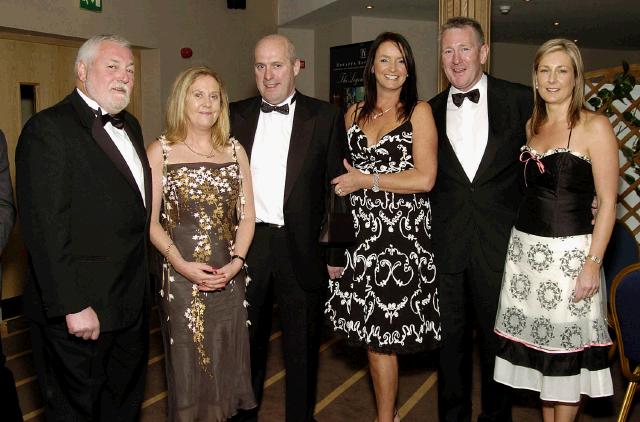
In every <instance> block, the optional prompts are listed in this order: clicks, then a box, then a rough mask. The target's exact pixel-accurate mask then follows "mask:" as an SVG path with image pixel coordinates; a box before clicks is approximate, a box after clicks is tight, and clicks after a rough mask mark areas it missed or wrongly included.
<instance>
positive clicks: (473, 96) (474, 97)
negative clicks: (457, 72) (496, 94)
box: [451, 88, 480, 107]
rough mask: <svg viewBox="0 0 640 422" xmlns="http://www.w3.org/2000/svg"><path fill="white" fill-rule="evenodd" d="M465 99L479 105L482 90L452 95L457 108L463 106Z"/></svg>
mask: <svg viewBox="0 0 640 422" xmlns="http://www.w3.org/2000/svg"><path fill="white" fill-rule="evenodd" d="M465 97H466V98H468V99H469V100H470V101H473V102H474V103H476V104H477V103H478V101H479V100H480V90H479V89H478V88H476V89H472V90H471V91H469V92H458V93H457V94H451V99H452V100H453V103H454V104H455V105H456V107H460V106H461V105H462V102H463V101H464V99H465Z"/></svg>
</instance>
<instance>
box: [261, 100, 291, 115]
mask: <svg viewBox="0 0 640 422" xmlns="http://www.w3.org/2000/svg"><path fill="white" fill-rule="evenodd" d="M260 110H262V112H263V113H271V112H272V111H277V112H278V113H282V114H289V104H282V105H280V106H274V105H271V104H269V103H268V102H266V101H263V102H262V104H260Z"/></svg>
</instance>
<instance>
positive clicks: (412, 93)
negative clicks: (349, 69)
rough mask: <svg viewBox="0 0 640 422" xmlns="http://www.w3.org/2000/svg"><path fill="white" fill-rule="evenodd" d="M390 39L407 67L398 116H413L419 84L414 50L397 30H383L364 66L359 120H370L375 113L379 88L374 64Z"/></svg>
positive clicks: (403, 119)
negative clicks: (362, 96) (377, 55)
mask: <svg viewBox="0 0 640 422" xmlns="http://www.w3.org/2000/svg"><path fill="white" fill-rule="evenodd" d="M386 41H390V42H392V43H394V44H395V45H396V46H397V47H398V49H399V50H400V52H401V53H402V58H403V59H404V63H405V66H406V68H407V79H405V81H404V84H403V85H402V89H401V90H400V104H402V107H401V108H399V109H398V111H397V115H396V117H398V120H402V121H406V120H409V118H410V117H411V113H412V112H413V108H414V107H415V106H416V104H417V103H418V85H417V81H416V79H417V75H416V61H415V59H414V58H413V52H412V51H411V46H410V45H409V42H408V41H407V40H406V39H405V38H404V37H403V36H402V35H400V34H397V33H395V32H383V33H382V34H380V35H378V36H377V37H376V39H375V40H374V41H373V43H372V44H371V47H369V55H368V57H367V64H366V65H365V67H364V105H363V106H362V111H361V112H360V114H359V115H358V118H357V119H358V122H366V121H368V120H369V119H370V118H371V116H372V115H373V114H375V111H374V110H375V107H376V101H377V97H378V90H377V88H376V77H375V75H374V74H373V73H372V70H373V65H374V63H375V59H376V51H378V47H380V44H382V43H383V42H386Z"/></svg>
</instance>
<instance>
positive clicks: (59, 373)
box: [31, 310, 149, 422]
mask: <svg viewBox="0 0 640 422" xmlns="http://www.w3.org/2000/svg"><path fill="white" fill-rule="evenodd" d="M59 319H62V318H59ZM31 342H32V345H33V357H34V363H35V366H36V372H37V373H38V381H39V383H40V388H41V390H42V396H43V398H44V408H45V416H46V419H47V421H56V422H57V421H60V422H62V421H89V420H91V421H105V422H115V421H131V422H133V421H137V420H138V417H139V413H140V406H141V404H142V399H143V395H144V385H145V378H146V373H147V361H148V354H149V327H148V316H147V313H146V310H143V311H142V312H140V316H139V317H138V319H137V320H136V322H135V323H134V324H132V325H130V326H129V327H126V328H124V329H121V330H116V331H110V332H103V333H100V336H99V337H98V339H97V340H82V339H81V338H78V337H75V336H73V335H71V334H69V333H68V331H67V327H66V324H65V323H64V321H63V320H62V321H59V322H58V323H55V324H49V325H42V324H39V323H36V322H32V323H31Z"/></svg>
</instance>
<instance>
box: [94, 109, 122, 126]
mask: <svg viewBox="0 0 640 422" xmlns="http://www.w3.org/2000/svg"><path fill="white" fill-rule="evenodd" d="M98 113H102V111H100V109H98ZM100 118H101V119H102V126H104V125H106V124H107V123H109V122H110V123H111V125H112V126H113V127H115V128H116V129H123V128H124V118H123V113H122V112H120V113H118V114H102V115H101V116H100Z"/></svg>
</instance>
